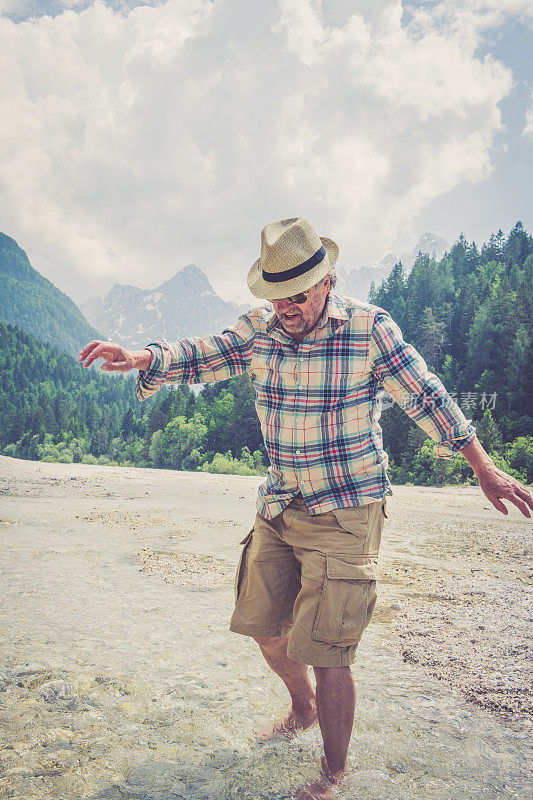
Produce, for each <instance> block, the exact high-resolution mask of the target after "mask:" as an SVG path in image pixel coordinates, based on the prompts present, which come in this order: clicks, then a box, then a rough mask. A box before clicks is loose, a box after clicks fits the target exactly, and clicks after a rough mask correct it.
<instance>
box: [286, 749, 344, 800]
mask: <svg viewBox="0 0 533 800" xmlns="http://www.w3.org/2000/svg"><path fill="white" fill-rule="evenodd" d="M344 776H345V772H344V771H341V772H336V773H335V774H333V773H331V772H330V771H329V769H328V766H327V764H326V759H325V758H324V757H323V758H322V774H321V776H320V778H319V779H318V780H317V781H313V783H308V784H307V786H304V787H302V788H301V789H300V791H299V792H298V794H297V795H296V798H295V800H334V798H335V795H334V793H333V791H334V789H335V787H336V786H338V785H339V784H340V783H341V782H342V779H343V778H344Z"/></svg>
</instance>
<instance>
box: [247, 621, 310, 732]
mask: <svg viewBox="0 0 533 800" xmlns="http://www.w3.org/2000/svg"><path fill="white" fill-rule="evenodd" d="M287 640H288V637H287V636H278V637H273V638H268V639H267V638H264V639H263V638H261V639H256V640H255V641H256V642H257V644H258V645H259V647H260V648H261V652H262V653H263V656H264V657H265V660H266V662H267V664H268V666H269V667H270V668H271V669H272V670H273V671H274V672H275V673H276V675H279V677H280V678H281V680H282V681H283V683H284V684H285V686H286V687H287V689H288V691H289V694H290V696H291V700H292V705H291V707H290V709H289V710H288V712H287V714H286V716H285V718H284V719H283V721H282V722H279V723H277V724H270V725H268V726H266V727H265V728H263V729H262V730H261V732H260V734H259V736H260V738H262V739H271V738H273V737H276V736H283V735H286V734H290V733H294V732H295V731H297V730H304V729H305V728H309V727H310V726H311V725H313V724H314V723H315V722H316V721H317V712H316V698H315V691H314V689H313V687H312V685H311V681H310V680H309V668H308V667H307V666H306V665H305V664H300V663H299V662H298V661H293V660H292V658H289V657H288V656H287Z"/></svg>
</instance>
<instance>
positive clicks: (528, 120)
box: [522, 90, 533, 138]
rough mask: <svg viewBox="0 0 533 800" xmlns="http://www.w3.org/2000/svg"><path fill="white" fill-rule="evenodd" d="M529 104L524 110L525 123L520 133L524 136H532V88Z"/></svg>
mask: <svg viewBox="0 0 533 800" xmlns="http://www.w3.org/2000/svg"><path fill="white" fill-rule="evenodd" d="M529 98H530V104H529V108H528V109H527V111H526V124H525V126H524V130H523V131H522V133H523V134H524V136H531V137H532V138H533V90H531V93H530V96H529Z"/></svg>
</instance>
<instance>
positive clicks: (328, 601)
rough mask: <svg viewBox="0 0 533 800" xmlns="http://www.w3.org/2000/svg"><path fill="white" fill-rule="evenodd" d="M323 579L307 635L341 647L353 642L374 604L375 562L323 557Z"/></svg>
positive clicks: (362, 628) (365, 624)
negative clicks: (310, 628) (309, 631)
mask: <svg viewBox="0 0 533 800" xmlns="http://www.w3.org/2000/svg"><path fill="white" fill-rule="evenodd" d="M325 559H326V564H325V570H324V581H323V584H322V592H321V595H320V600H319V603H318V609H317V614H316V618H315V623H314V625H313V630H312V633H311V637H312V638H313V639H314V640H316V641H319V642H326V643H328V644H338V645H341V646H343V647H346V646H349V645H354V644H356V643H357V642H358V641H359V639H360V638H361V634H362V633H363V631H364V629H365V628H366V626H367V625H368V623H369V622H370V618H371V616H372V612H373V611H374V606H375V604H376V598H377V591H376V580H377V578H378V569H377V564H376V562H374V561H370V562H367V563H360V562H359V563H353V562H349V561H343V560H342V559H340V558H336V557H335V556H325Z"/></svg>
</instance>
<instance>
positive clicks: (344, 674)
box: [313, 667, 353, 684]
mask: <svg viewBox="0 0 533 800" xmlns="http://www.w3.org/2000/svg"><path fill="white" fill-rule="evenodd" d="M313 670H314V673H315V678H316V682H317V684H320V683H330V682H332V681H333V682H338V681H349V682H352V681H353V677H352V671H351V669H350V667H313Z"/></svg>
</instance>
